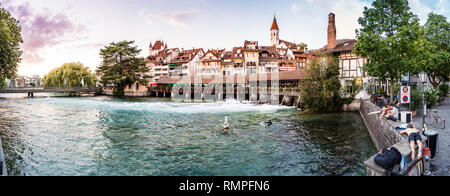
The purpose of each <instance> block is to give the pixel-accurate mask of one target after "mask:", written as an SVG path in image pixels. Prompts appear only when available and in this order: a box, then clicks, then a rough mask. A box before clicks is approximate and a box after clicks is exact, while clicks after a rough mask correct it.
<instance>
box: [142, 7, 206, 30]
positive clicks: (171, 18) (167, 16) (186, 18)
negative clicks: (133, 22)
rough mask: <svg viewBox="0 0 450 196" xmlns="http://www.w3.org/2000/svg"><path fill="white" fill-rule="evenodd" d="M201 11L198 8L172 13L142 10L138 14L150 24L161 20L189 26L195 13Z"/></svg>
mask: <svg viewBox="0 0 450 196" xmlns="http://www.w3.org/2000/svg"><path fill="white" fill-rule="evenodd" d="M198 12H200V10H198V9H194V10H187V11H179V12H172V13H157V14H153V13H150V12H149V11H148V10H146V9H144V10H141V11H140V12H139V13H138V14H139V16H141V17H142V18H143V19H144V20H145V21H146V22H147V23H148V24H153V23H154V22H155V21H160V22H164V23H168V24H172V25H176V26H180V27H185V28H188V27H190V23H192V21H194V19H195V15H196V14H197V13H198Z"/></svg>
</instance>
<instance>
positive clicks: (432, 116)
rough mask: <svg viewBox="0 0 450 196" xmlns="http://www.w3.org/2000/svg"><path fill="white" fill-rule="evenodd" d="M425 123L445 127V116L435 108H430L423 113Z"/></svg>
mask: <svg viewBox="0 0 450 196" xmlns="http://www.w3.org/2000/svg"><path fill="white" fill-rule="evenodd" d="M425 124H426V125H428V126H431V125H433V126H434V127H437V128H440V129H445V118H444V117H443V116H442V114H440V113H438V111H437V110H436V109H432V110H431V112H428V113H427V115H425Z"/></svg>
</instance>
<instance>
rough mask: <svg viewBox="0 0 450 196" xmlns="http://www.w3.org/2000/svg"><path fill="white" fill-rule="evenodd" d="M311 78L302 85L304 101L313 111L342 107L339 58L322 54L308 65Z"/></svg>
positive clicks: (327, 110)
mask: <svg viewBox="0 0 450 196" xmlns="http://www.w3.org/2000/svg"><path fill="white" fill-rule="evenodd" d="M307 73H308V75H309V79H307V80H305V81H304V84H302V85H301V86H300V90H301V95H302V103H303V104H304V105H305V106H306V107H307V108H308V109H309V110H311V111H312V112H337V111H341V109H342V105H343V102H342V99H341V94H340V90H341V83H340V82H339V78H338V76H339V58H338V57H331V56H328V55H320V56H318V57H316V58H314V59H313V61H312V62H311V64H310V65H309V66H308V69H307Z"/></svg>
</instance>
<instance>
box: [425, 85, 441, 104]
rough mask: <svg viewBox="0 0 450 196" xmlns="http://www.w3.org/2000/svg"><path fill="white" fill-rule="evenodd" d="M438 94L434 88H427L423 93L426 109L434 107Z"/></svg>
mask: <svg viewBox="0 0 450 196" xmlns="http://www.w3.org/2000/svg"><path fill="white" fill-rule="evenodd" d="M438 94H439V92H438V90H437V89H434V88H428V89H427V90H426V91H425V102H426V103H427V107H428V108H431V107H433V106H434V105H436V102H437V101H438V98H439V95H438Z"/></svg>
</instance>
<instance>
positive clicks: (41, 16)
mask: <svg viewBox="0 0 450 196" xmlns="http://www.w3.org/2000/svg"><path fill="white" fill-rule="evenodd" d="M4 4H5V5H6V6H7V10H8V11H10V12H11V14H12V15H13V16H14V17H15V18H17V19H18V20H19V22H20V25H21V27H22V38H23V41H24V42H23V44H22V50H23V51H24V53H23V56H22V58H23V61H24V62H25V63H38V62H42V61H43V60H44V59H42V57H41V52H42V49H45V48H48V47H51V46H55V45H58V44H62V43H67V42H72V41H78V40H80V39H84V38H82V37H80V35H81V34H83V32H85V31H86V27H85V26H83V25H79V24H75V23H74V22H72V21H71V20H70V19H69V18H68V16H67V15H66V14H64V13H63V12H59V13H52V11H51V10H49V9H48V8H43V9H42V10H37V9H34V8H33V7H31V6H30V4H29V3H28V2H25V3H23V4H20V5H12V4H10V1H6V2H4ZM66 37H70V39H67V38H66Z"/></svg>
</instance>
